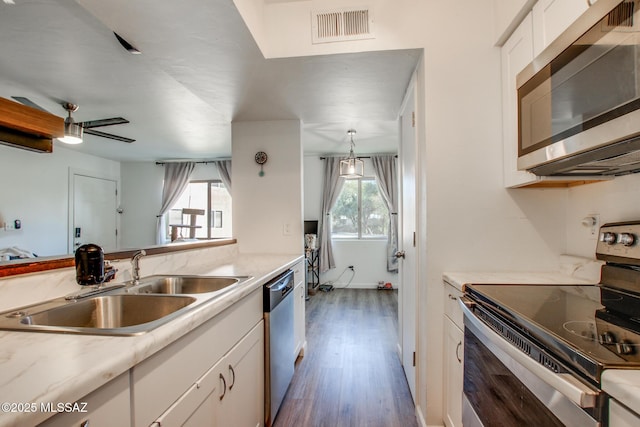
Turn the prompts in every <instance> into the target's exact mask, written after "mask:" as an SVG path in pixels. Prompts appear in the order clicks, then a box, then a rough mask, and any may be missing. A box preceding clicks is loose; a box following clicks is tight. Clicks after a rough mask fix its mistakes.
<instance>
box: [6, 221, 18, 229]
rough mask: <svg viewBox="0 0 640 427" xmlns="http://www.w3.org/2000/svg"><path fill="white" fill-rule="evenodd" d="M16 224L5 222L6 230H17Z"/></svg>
mask: <svg viewBox="0 0 640 427" xmlns="http://www.w3.org/2000/svg"><path fill="white" fill-rule="evenodd" d="M15 229H16V226H15V225H14V223H13V222H5V223H4V231H11V230H15Z"/></svg>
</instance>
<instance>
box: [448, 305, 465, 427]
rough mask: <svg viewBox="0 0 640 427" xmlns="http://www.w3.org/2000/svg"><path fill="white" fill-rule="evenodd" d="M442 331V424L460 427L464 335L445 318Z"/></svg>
mask: <svg viewBox="0 0 640 427" xmlns="http://www.w3.org/2000/svg"><path fill="white" fill-rule="evenodd" d="M444 329H445V331H444V333H445V343H444V372H445V381H444V401H445V405H444V414H445V419H444V422H445V425H447V426H448V427H454V426H462V382H463V377H464V370H463V367H462V364H463V361H464V354H463V352H464V333H463V332H462V330H461V329H460V328H458V327H457V326H456V325H455V324H454V323H453V322H452V321H451V319H449V318H447V317H445V320H444Z"/></svg>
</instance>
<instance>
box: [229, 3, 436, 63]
mask: <svg viewBox="0 0 640 427" xmlns="http://www.w3.org/2000/svg"><path fill="white" fill-rule="evenodd" d="M235 3H236V5H238V9H239V11H240V13H241V14H242V17H243V19H244V21H245V23H246V24H247V26H248V27H249V29H250V31H251V33H252V35H253V36H254V37H256V38H257V39H258V40H257V44H258V46H259V47H260V50H261V51H262V54H263V55H264V56H265V57H266V58H282V57H292V56H305V55H323V54H333V53H345V52H366V51H376V50H391V49H400V48H413V47H420V46H421V45H422V40H421V34H420V32H416V31H405V30H406V29H419V28H420V27H422V26H424V25H425V21H426V20H427V19H429V17H427V16H425V15H423V14H422V13H421V11H420V9H422V7H423V5H421V4H417V3H416V1H415V0H394V1H385V0H369V1H366V2H362V1H360V0H311V1H293V2H272V3H267V4H264V3H263V2H261V1H257V0H253V1H252V0H235ZM363 5H366V6H369V7H370V10H371V11H372V12H373V14H374V24H373V25H374V27H373V28H374V34H375V38H374V39H370V40H360V41H356V42H339V43H320V44H311V11H312V10H314V9H319V10H326V9H332V8H344V7H349V6H356V7H362V6H363ZM259 16H261V17H262V19H259V18H258V17H259ZM437 19H442V17H438V18H437ZM399 29H402V30H400V31H399Z"/></svg>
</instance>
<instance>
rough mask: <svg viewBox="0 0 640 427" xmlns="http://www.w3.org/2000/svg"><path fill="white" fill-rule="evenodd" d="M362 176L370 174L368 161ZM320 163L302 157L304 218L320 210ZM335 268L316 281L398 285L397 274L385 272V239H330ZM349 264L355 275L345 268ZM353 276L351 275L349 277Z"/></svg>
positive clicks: (314, 217) (315, 216) (312, 217)
mask: <svg viewBox="0 0 640 427" xmlns="http://www.w3.org/2000/svg"><path fill="white" fill-rule="evenodd" d="M364 165H365V176H370V177H374V176H375V174H374V172H373V169H372V166H371V161H370V160H368V159H365V164H364ZM323 173H324V171H323V162H322V160H320V156H318V155H309V156H304V219H305V220H319V219H320V215H321V209H322V175H323ZM333 250H334V257H335V261H336V268H334V269H331V270H329V271H327V272H326V273H322V274H321V275H320V283H326V282H334V281H335V283H334V286H337V287H342V286H344V285H346V284H347V283H348V282H349V279H351V284H350V285H349V287H352V288H376V287H377V286H378V282H379V281H383V282H385V283H387V282H389V283H391V284H393V286H394V287H395V288H398V287H399V286H400V283H399V281H398V274H396V273H389V272H388V271H387V241H386V240H357V239H338V240H334V241H333ZM350 265H352V266H353V268H354V270H355V274H352V273H351V272H350V271H345V269H347V268H348V267H349V266H350ZM352 276H353V277H352Z"/></svg>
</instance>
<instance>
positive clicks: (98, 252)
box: [75, 243, 105, 286]
mask: <svg viewBox="0 0 640 427" xmlns="http://www.w3.org/2000/svg"><path fill="white" fill-rule="evenodd" d="M75 264H76V282H78V284H79V285H82V286H90V285H99V284H100V283H102V282H104V281H105V280H104V279H105V277H104V252H103V250H102V248H101V247H100V246H98V245H94V244H93V243H88V244H86V245H82V246H80V247H79V248H78V249H76V255H75Z"/></svg>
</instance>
